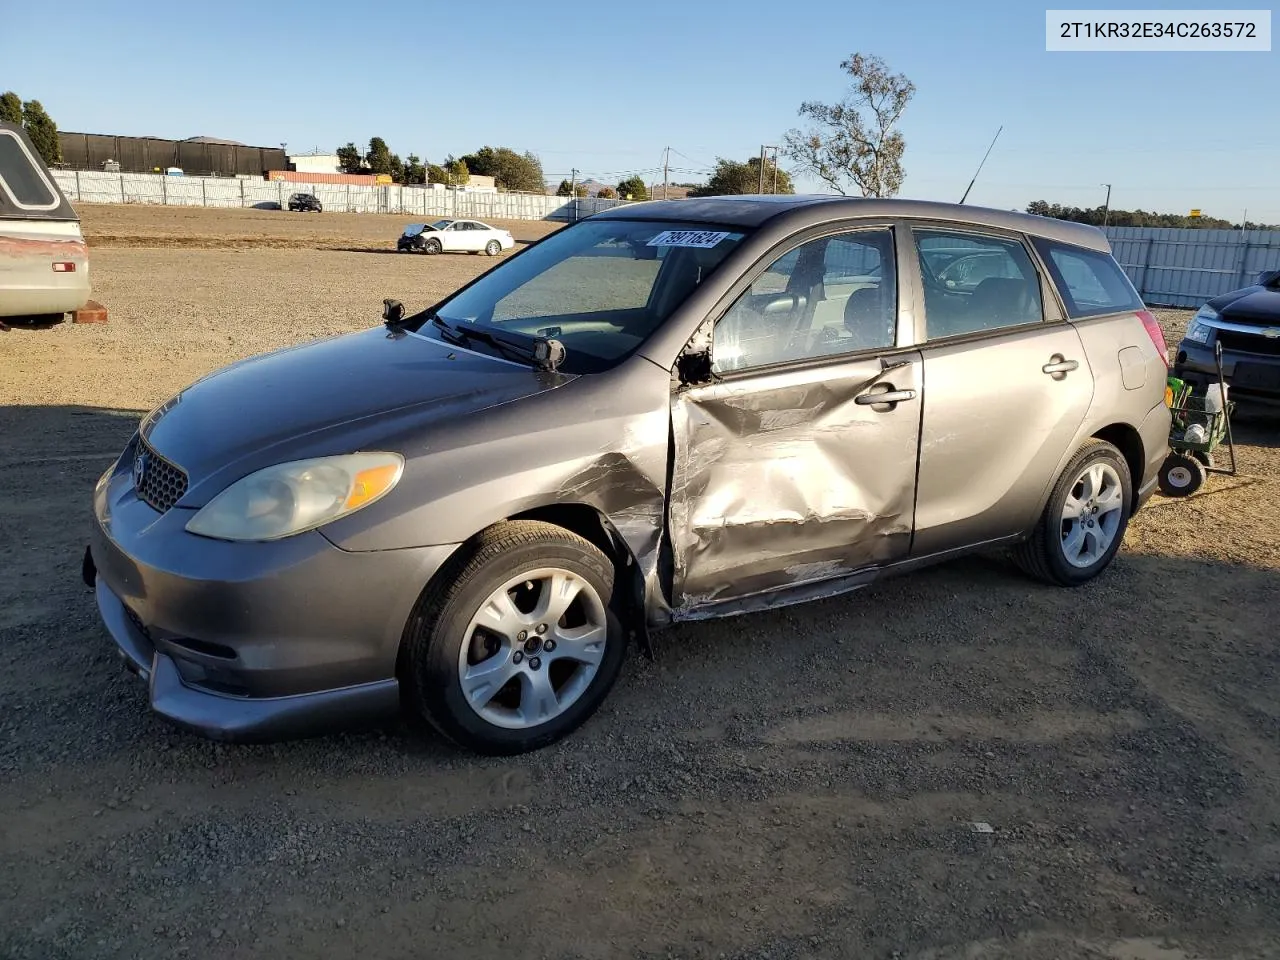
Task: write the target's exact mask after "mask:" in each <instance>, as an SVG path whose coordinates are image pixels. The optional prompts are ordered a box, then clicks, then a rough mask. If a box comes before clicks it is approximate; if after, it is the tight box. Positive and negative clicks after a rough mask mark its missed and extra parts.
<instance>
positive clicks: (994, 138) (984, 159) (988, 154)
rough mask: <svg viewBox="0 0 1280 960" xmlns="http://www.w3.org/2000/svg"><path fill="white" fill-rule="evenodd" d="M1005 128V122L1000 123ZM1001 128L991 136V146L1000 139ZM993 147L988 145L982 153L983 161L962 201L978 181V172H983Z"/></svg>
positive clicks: (962, 200) (962, 201) (966, 189)
mask: <svg viewBox="0 0 1280 960" xmlns="http://www.w3.org/2000/svg"><path fill="white" fill-rule="evenodd" d="M1003 129H1004V124H1000V130H1003ZM1000 130H997V131H996V135H995V136H994V137H992V138H991V147H994V146H995V145H996V141H997V140H999V139H1000ZM991 147H987V152H986V153H984V154H983V155H982V163H980V164H978V169H977V170H975V171H974V173H973V179H972V180H970V181H969V186H968V187H966V188H965V191H964V196H963V197H961V198H960V202H961V203H964V201H965V199H966V198H967V197H968V196H969V191H970V190H972V189H973V185H974V184H975V183H977V181H978V174H980V173H981V172H982V166H983V164H985V163H986V162H987V157H989V156H991Z"/></svg>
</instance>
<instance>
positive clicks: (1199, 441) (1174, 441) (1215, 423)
mask: <svg viewBox="0 0 1280 960" xmlns="http://www.w3.org/2000/svg"><path fill="white" fill-rule="evenodd" d="M1213 357H1214V360H1215V361H1216V363H1217V366H1218V383H1217V388H1218V395H1219V397H1220V398H1221V401H1222V402H1221V404H1220V407H1221V409H1220V410H1213V409H1210V404H1209V391H1211V390H1212V389H1213V388H1214V385H1213V384H1206V385H1205V395H1204V396H1203V397H1196V396H1192V393H1191V385H1190V384H1187V383H1183V382H1182V381H1181V380H1174V379H1173V378H1170V389H1171V390H1172V393H1173V396H1172V398H1171V399H1170V403H1169V408H1170V410H1171V411H1172V413H1173V425H1172V426H1171V427H1170V429H1169V456H1167V457H1166V458H1165V461H1164V463H1163V464H1161V465H1160V492H1161V493H1163V494H1164V495H1165V496H1167V497H1189V496H1191V494H1193V493H1195V492H1196V491H1197V490H1199V489H1200V488H1201V487H1202V486H1203V485H1204V481H1205V478H1206V477H1207V476H1208V475H1209V474H1211V473H1222V474H1226V475H1227V476H1231V477H1234V476H1235V475H1236V447H1235V442H1234V441H1233V439H1232V437H1231V413H1232V411H1234V410H1235V406H1236V405H1235V403H1233V402H1228V401H1227V390H1226V380H1225V378H1224V377H1223V376H1222V344H1220V343H1215V344H1214V347H1213ZM1224 439H1225V440H1226V442H1227V450H1228V451H1229V452H1230V454H1231V466H1230V468H1223V467H1218V466H1215V464H1214V458H1213V451H1214V450H1215V449H1216V448H1217V447H1218V446H1219V445H1220V444H1221V443H1222V441H1223V440H1224Z"/></svg>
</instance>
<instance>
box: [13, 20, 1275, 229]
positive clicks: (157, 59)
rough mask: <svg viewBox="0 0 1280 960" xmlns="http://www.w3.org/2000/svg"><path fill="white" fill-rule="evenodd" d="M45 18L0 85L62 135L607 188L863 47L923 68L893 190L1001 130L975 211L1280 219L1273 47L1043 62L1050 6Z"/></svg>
mask: <svg viewBox="0 0 1280 960" xmlns="http://www.w3.org/2000/svg"><path fill="white" fill-rule="evenodd" d="M1050 6H1052V7H1054V8H1055V9H1056V8H1060V7H1069V6H1070V5H1068V4H1063V3H1053V4H1050ZM1082 6H1085V7H1089V8H1094V9H1097V8H1104V7H1107V6H1108V5H1107V4H1104V3H1097V2H1094V3H1087V4H1082ZM1122 6H1123V8H1129V7H1132V6H1137V4H1124V5H1122ZM1245 6H1248V4H1245ZM1254 6H1257V5H1256V4H1255V5H1254ZM42 8H43V5H41V4H35V3H15V4H10V5H8V6H7V8H6V12H5V18H4V19H5V29H4V31H3V33H0V89H14V90H16V91H17V92H18V93H19V94H20V95H21V96H23V97H24V98H31V97H35V98H38V99H40V100H42V101H43V102H44V104H45V107H46V108H47V109H48V110H49V112H50V114H51V115H52V116H53V117H54V119H55V120H56V121H57V123H58V125H59V126H60V127H61V128H62V129H64V130H75V131H81V132H90V133H117V134H129V135H151V136H160V137H173V138H183V137H188V136H197V135H208V136H217V137H227V138H230V139H233V140H239V141H242V142H245V143H250V144H262V145H275V144H279V143H281V142H286V143H288V145H289V149H290V151H298V150H309V149H311V148H314V147H317V146H318V147H320V148H322V149H329V150H331V149H333V148H335V147H336V146H337V145H339V144H341V143H345V142H346V141H348V140H353V141H355V142H356V143H359V144H367V142H368V139H369V137H371V136H374V135H379V136H382V137H384V138H385V139H386V140H387V141H388V143H389V144H390V145H391V148H392V149H393V150H394V151H396V152H397V153H399V154H400V155H401V156H405V155H407V154H409V153H417V154H418V155H419V156H422V157H426V158H428V159H430V160H432V161H439V160H441V159H442V158H443V157H444V156H445V155H446V154H449V153H454V154H462V153H466V152H469V151H471V150H474V149H476V148H477V147H480V146H482V145H484V144H486V143H487V144H491V145H495V146H497V145H502V146H510V147H513V148H516V149H518V150H531V151H533V152H534V153H536V154H538V155H539V156H540V157H541V159H542V163H543V168H544V170H545V171H546V173H547V175H548V179H558V178H559V177H560V176H567V175H568V173H569V171H570V169H571V168H573V167H576V168H578V169H579V170H580V171H582V173H581V176H594V177H596V178H597V179H601V180H605V181H610V182H616V181H617V180H619V179H621V178H622V177H623V176H625V175H627V174H630V173H632V172H639V173H641V175H642V176H644V177H645V179H646V180H653V179H655V178H656V179H659V180H660V179H661V172H660V169H659V168H660V167H661V163H662V154H663V149H664V148H665V147H667V146H670V147H671V148H672V155H671V157H672V166H673V167H675V168H676V170H675V172H673V174H672V179H673V180H696V179H699V174H700V173H702V172H703V171H705V170H707V169H708V167H709V166H710V165H711V164H712V163H713V162H714V160H715V158H716V157H717V156H726V157H733V158H736V159H739V160H745V159H746V158H748V157H750V156H754V155H758V153H759V150H760V144H761V143H780V142H781V138H782V136H783V133H784V132H785V131H786V130H787V129H788V128H789V127H792V126H795V125H797V123H798V122H799V118H798V117H797V114H796V111H797V108H798V107H799V105H800V103H801V102H802V101H804V100H824V101H828V102H830V101H833V100H835V99H837V98H838V97H840V96H841V94H842V93H843V91H844V89H845V82H844V80H845V78H844V75H843V74H842V73H841V71H840V69H839V63H840V61H841V60H843V59H844V58H845V57H847V56H848V55H849V54H851V53H852V52H854V51H860V52H864V53H871V54H876V55H878V56H881V57H883V58H884V59H885V60H887V61H888V63H889V65H890V66H891V67H892V68H893V69H894V70H895V71H900V72H903V73H905V74H907V76H908V77H910V78H911V79H912V81H913V82H914V83H915V84H916V88H917V92H916V96H915V98H914V100H913V101H912V102H911V104H910V106H909V107H908V109H907V112H906V114H905V116H904V119H903V122H902V129H903V132H904V134H905V136H906V139H907V152H906V156H905V167H906V171H907V179H906V183H905V185H904V187H903V191H902V195H903V196H911V197H919V198H924V199H940V200H958V199H959V198H960V195H961V194H962V193H963V192H964V189H965V187H966V185H967V184H968V182H969V179H970V177H971V176H972V175H973V172H974V169H975V168H976V167H977V164H978V162H979V160H980V159H981V158H982V154H983V152H984V151H985V150H986V148H987V145H988V143H989V142H990V140H991V137H992V136H993V135H994V134H995V131H996V129H997V127H999V126H1001V125H1003V127H1004V131H1003V133H1002V134H1001V135H1000V139H999V141H998V142H997V143H996V146H995V149H994V150H993V151H992V153H991V156H990V158H989V159H988V161H987V164H986V166H985V167H984V169H983V171H982V175H981V177H980V178H979V180H978V183H977V185H976V186H975V187H974V189H973V191H972V193H971V194H970V196H969V201H968V202H969V203H974V204H981V205H985V206H994V207H1003V208H1010V207H1017V208H1021V207H1024V206H1025V205H1026V204H1027V203H1028V202H1029V201H1031V200H1036V199H1044V200H1049V201H1057V202H1060V203H1067V204H1075V205H1079V206H1093V205H1097V204H1100V203H1101V202H1102V200H1103V197H1104V195H1105V192H1106V190H1105V188H1104V187H1103V186H1101V184H1103V183H1111V184H1112V194H1111V203H1112V205H1113V206H1115V207H1123V208H1130V209H1131V208H1135V207H1142V208H1144V209H1148V210H1151V209H1156V210H1160V211H1165V212H1186V211H1187V210H1189V209H1190V208H1191V207H1199V208H1201V209H1203V210H1204V212H1205V213H1206V214H1211V215H1216V216H1222V217H1226V218H1229V219H1238V218H1239V217H1240V215H1241V212H1242V210H1244V209H1245V208H1247V209H1248V212H1249V218H1250V219H1251V220H1255V219H1258V220H1266V221H1269V222H1273V223H1280V178H1278V177H1277V176H1276V172H1277V171H1280V124H1277V123H1276V122H1275V120H1274V106H1275V103H1274V101H1275V93H1276V91H1277V90H1280V52H1278V50H1280V48H1277V49H1273V51H1272V52H1270V53H1048V52H1046V51H1045V49H1044V47H1045V26H1044V24H1045V5H1044V4H1029V3H1026V2H1021V3H1004V2H996V0H991V2H984V0H974V2H970V3H967V4H955V3H946V4H941V3H939V4H936V5H935V4H923V3H911V2H897V3H882V4H851V3H849V2H848V0H798V2H792V3H784V4H779V3H771V4H767V5H766V4H759V5H747V4H739V5H733V6H732V7H726V6H725V5H723V4H721V3H712V2H697V0H684V2H670V0H651V2H645V3H629V4H619V3H608V2H599V3H596V4H593V5H582V4H563V3H557V4H538V3H536V2H523V3H520V2H507V0H492V2H488V3H483V4H475V5H470V4H459V3H449V4H444V3H437V2H433V0H410V2H408V3H386V4H379V3H372V4H367V5H361V4H351V3H341V4H340V3H335V2H330V0H309V2H306V3H289V2H281V0H276V2H274V3H260V2H256V3H243V4H237V3H234V2H231V3H223V4H216V5H213V6H208V5H198V4H180V5H164V4H149V5H141V6H140V5H135V4H129V5H127V6H126V5H124V4H121V3H100V2H99V3H87V2H79V0H77V2H68V3H63V4H59V5H58V11H59V14H58V17H57V20H58V28H57V31H58V32H57V38H56V41H55V42H54V49H53V50H52V51H51V49H50V48H49V47H47V46H45V45H43V44H40V43H36V42H31V41H32V38H37V37H40V36H48V35H49V22H48V13H47V11H43V12H42ZM1117 8H1121V6H1120V5H1117ZM730 11H731V12H730ZM783 166H784V168H786V167H787V166H788V163H787V161H785V160H784V162H783ZM695 171H696V172H695ZM798 185H799V187H800V188H802V189H805V188H812V189H816V188H818V184H817V183H816V182H815V181H812V180H806V179H804V178H801V179H800V180H799V182H798Z"/></svg>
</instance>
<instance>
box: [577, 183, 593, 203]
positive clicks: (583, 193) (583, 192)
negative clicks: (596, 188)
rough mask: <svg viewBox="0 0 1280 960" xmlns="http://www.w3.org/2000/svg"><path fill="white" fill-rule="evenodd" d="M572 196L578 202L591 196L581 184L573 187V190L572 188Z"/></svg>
mask: <svg viewBox="0 0 1280 960" xmlns="http://www.w3.org/2000/svg"><path fill="white" fill-rule="evenodd" d="M573 195H574V196H575V197H577V198H578V199H579V200H581V199H582V198H583V197H588V196H590V195H591V191H590V190H588V189H587V188H586V186H584V185H583V184H581V183H580V184H578V185H577V186H576V187H574V188H573Z"/></svg>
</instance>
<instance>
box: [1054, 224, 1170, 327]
mask: <svg viewBox="0 0 1280 960" xmlns="http://www.w3.org/2000/svg"><path fill="white" fill-rule="evenodd" d="M1032 243H1033V244H1034V246H1035V248H1036V250H1038V251H1039V253H1040V256H1041V257H1043V258H1044V261H1045V263H1046V264H1047V265H1048V267H1049V274H1050V276H1051V277H1052V278H1053V283H1054V286H1056V287H1057V288H1058V293H1060V294H1061V295H1062V302H1063V303H1064V304H1065V305H1066V308H1067V316H1069V317H1097V316H1101V315H1102V314H1106V313H1123V312H1125V311H1127V310H1144V309H1146V305H1145V304H1143V302H1142V298H1141V297H1140V296H1138V291H1136V290H1135V289H1134V288H1133V284H1132V283H1130V282H1129V278H1128V277H1127V276H1125V273H1124V271H1123V270H1122V269H1120V265H1119V264H1118V263H1116V262H1115V260H1114V259H1113V258H1112V257H1110V256H1108V255H1107V254H1105V253H1099V252H1098V251H1096V250H1086V249H1084V248H1083V247H1074V246H1071V245H1070V244H1065V243H1055V242H1054V241H1052V240H1045V239H1043V238H1041V237H1035V238H1033V239H1032Z"/></svg>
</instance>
